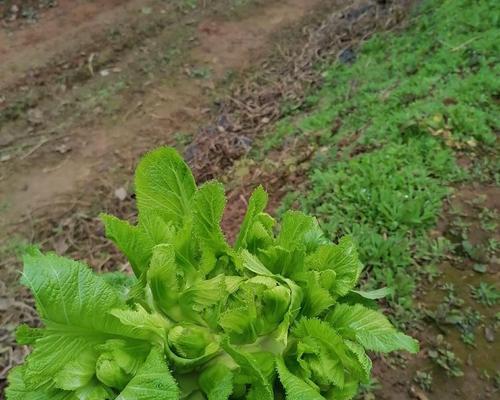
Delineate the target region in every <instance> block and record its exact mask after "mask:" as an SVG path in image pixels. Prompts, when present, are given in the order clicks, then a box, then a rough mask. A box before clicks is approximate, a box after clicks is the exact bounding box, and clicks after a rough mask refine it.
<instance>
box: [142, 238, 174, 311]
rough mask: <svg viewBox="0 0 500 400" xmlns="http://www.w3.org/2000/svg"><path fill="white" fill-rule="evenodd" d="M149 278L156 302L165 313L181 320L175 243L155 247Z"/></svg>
mask: <svg viewBox="0 0 500 400" xmlns="http://www.w3.org/2000/svg"><path fill="white" fill-rule="evenodd" d="M147 280H148V283H149V287H150V288H151V293H152V294H153V298H154V300H155V304H156V305H157V306H158V307H159V308H160V310H161V311H162V312H163V313H164V314H165V315H167V316H169V317H170V318H172V319H173V320H175V321H179V320H180V319H181V318H182V316H181V314H180V308H179V306H178V305H177V303H178V300H179V296H180V287H179V282H178V277H177V264H176V257H175V249H174V246H173V245H166V244H165V245H158V246H156V247H155V248H154V250H153V257H152V258H151V264H150V267H149V270H148V273H147Z"/></svg>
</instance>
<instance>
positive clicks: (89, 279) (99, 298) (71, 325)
mask: <svg viewBox="0 0 500 400" xmlns="http://www.w3.org/2000/svg"><path fill="white" fill-rule="evenodd" d="M22 282H23V283H24V284H26V285H27V286H28V287H29V288H30V289H31V291H32V293H33V295H34V297H35V302H36V307H37V310H38V312H39V314H40V317H41V318H42V321H43V322H44V323H45V325H46V328H45V329H44V330H43V335H41V336H40V337H39V338H38V339H36V342H35V348H34V351H33V352H32V353H31V355H30V356H29V357H28V359H27V363H26V366H27V368H26V372H25V378H26V381H27V382H29V383H30V387H33V388H39V387H41V386H43V385H44V384H46V383H47V382H49V381H50V380H51V379H53V378H54V377H55V376H56V375H57V373H58V372H59V371H60V370H61V369H62V368H64V366H65V365H66V364H67V363H69V362H71V361H73V360H77V359H78V357H79V355H80V354H84V353H85V352H86V351H88V350H89V349H90V348H92V347H93V346H95V345H96V344H98V343H99V342H100V341H102V340H103V338H104V337H105V336H106V335H110V334H116V335H123V334H126V333H127V329H124V326H123V325H122V324H120V322H119V321H118V320H117V319H116V318H115V317H113V316H112V315H110V314H109V312H110V310H112V309H115V308H118V307H123V306H124V303H123V301H122V299H121V297H120V295H119V294H118V293H117V292H116V291H115V290H114V289H113V288H111V287H110V286H109V285H108V284H107V283H106V282H105V281H104V280H103V279H101V278H100V277H98V276H96V275H94V274H93V273H92V272H91V270H90V269H89V268H88V267H86V266H85V265H84V264H81V263H78V262H76V261H71V260H68V259H65V258H63V257H59V256H57V255H55V254H46V255H42V254H41V253H39V252H38V253H37V254H29V255H26V256H25V257H24V272H23V278H22Z"/></svg>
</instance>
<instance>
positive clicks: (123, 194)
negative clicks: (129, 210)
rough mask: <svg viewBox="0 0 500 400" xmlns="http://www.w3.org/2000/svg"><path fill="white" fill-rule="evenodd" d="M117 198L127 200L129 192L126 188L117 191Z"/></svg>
mask: <svg viewBox="0 0 500 400" xmlns="http://www.w3.org/2000/svg"><path fill="white" fill-rule="evenodd" d="M115 196H116V197H117V198H118V199H119V200H120V201H123V200H125V199H126V198H127V191H126V190H125V188H124V187H119V188H118V189H116V190H115Z"/></svg>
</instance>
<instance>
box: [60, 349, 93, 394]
mask: <svg viewBox="0 0 500 400" xmlns="http://www.w3.org/2000/svg"><path fill="white" fill-rule="evenodd" d="M96 361H97V352H96V351H95V350H94V349H93V348H87V349H86V351H84V352H81V353H80V354H79V356H78V358H77V359H74V360H71V361H69V362H68V363H67V364H66V365H64V366H63V368H62V369H61V370H60V371H59V372H58V373H57V375H56V376H55V377H54V382H55V384H56V386H57V387H58V388H59V389H63V390H76V389H79V388H81V387H84V386H86V385H87V384H89V383H90V382H91V380H92V378H93V377H94V374H95V365H96Z"/></svg>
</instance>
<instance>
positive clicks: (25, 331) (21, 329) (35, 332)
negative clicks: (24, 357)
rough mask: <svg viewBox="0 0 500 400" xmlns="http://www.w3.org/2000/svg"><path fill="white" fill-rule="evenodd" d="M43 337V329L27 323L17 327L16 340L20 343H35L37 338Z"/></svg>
mask: <svg viewBox="0 0 500 400" xmlns="http://www.w3.org/2000/svg"><path fill="white" fill-rule="evenodd" d="M42 337H43V329H40V328H31V327H30V326H28V325H26V324H21V325H19V326H18V327H17V329H16V341H17V343H18V344H24V345H27V344H34V343H35V342H36V341H37V339H40V338H42Z"/></svg>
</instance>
